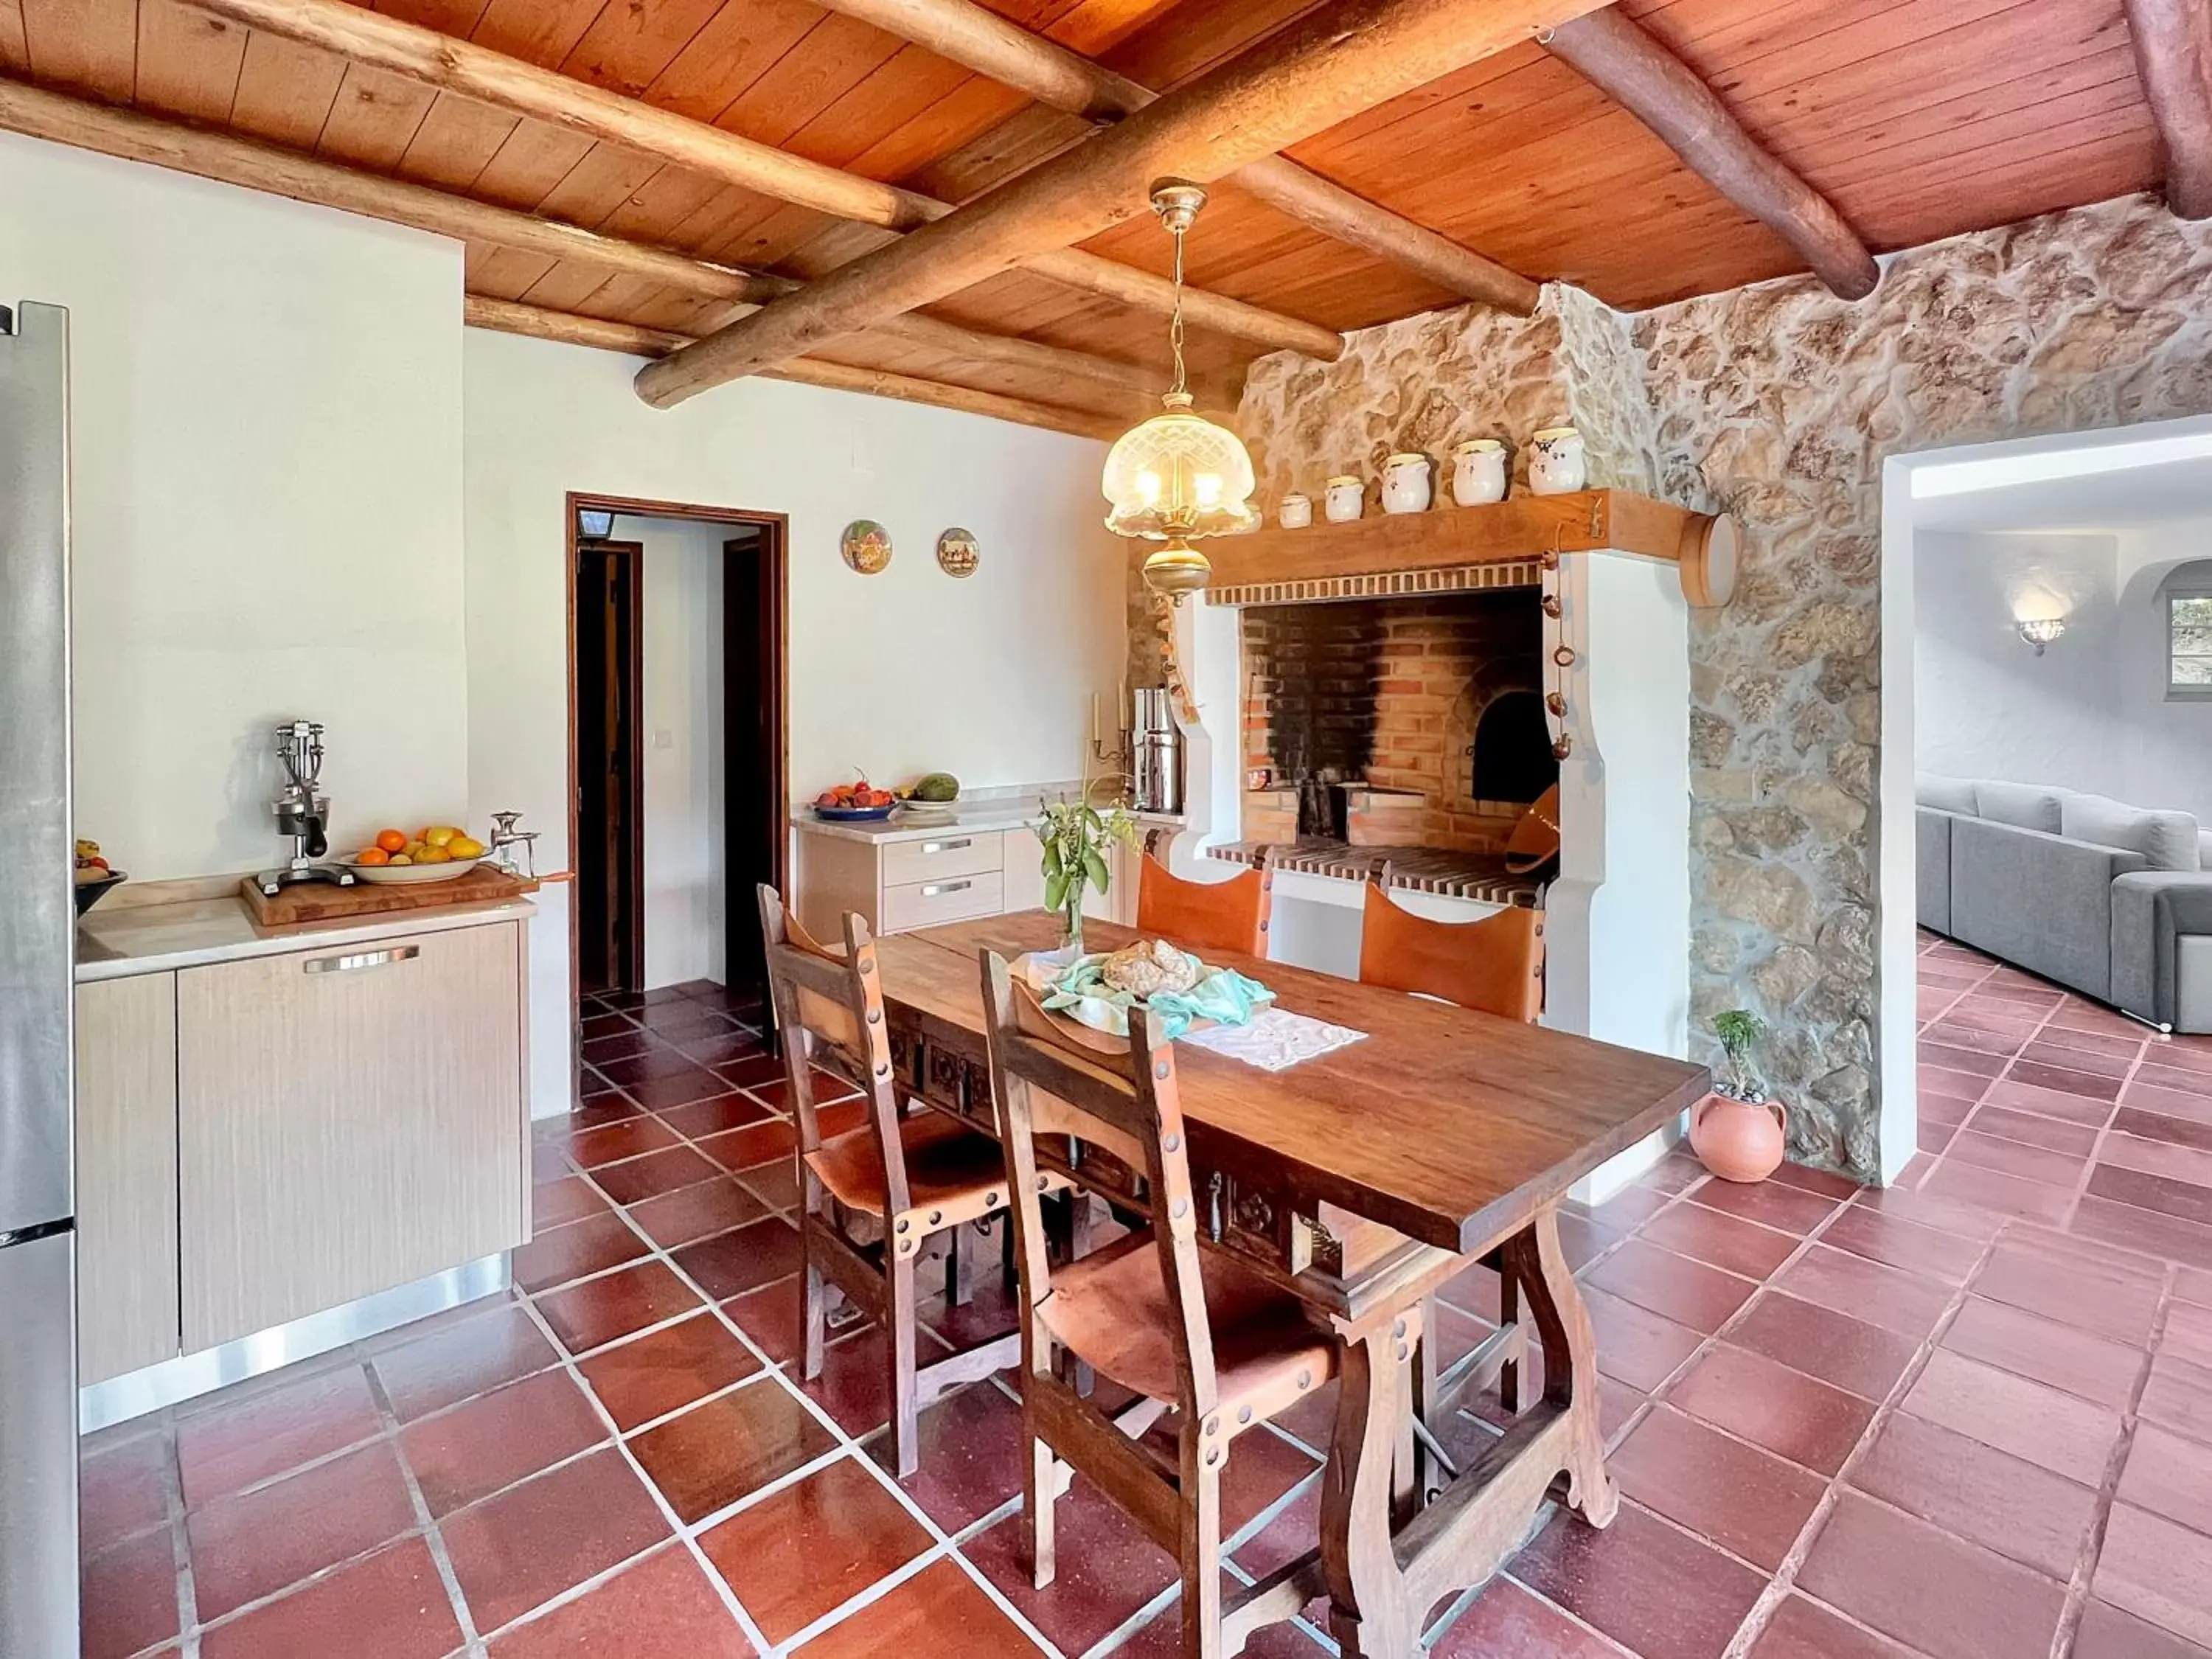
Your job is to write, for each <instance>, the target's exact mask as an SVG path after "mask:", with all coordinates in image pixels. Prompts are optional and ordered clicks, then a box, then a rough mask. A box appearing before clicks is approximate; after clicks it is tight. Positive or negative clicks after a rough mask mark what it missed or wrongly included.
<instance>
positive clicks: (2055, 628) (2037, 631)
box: [2020, 617, 2066, 656]
mask: <svg viewBox="0 0 2212 1659" xmlns="http://www.w3.org/2000/svg"><path fill="white" fill-rule="evenodd" d="M2065 631H2066V618H2065V617H2035V618H2033V620H2031V621H2028V622H2024V623H2021V625H2020V636H2021V639H2023V640H2025V641H2027V643H2028V644H2030V645H2032V646H2033V647H2035V654H2036V655H2037V656H2041V655H2042V654H2043V650H2044V647H2045V646H2047V645H2051V644H2053V643H2055V642H2056V641H2057V638H2058V636H2059V635H2062V634H2063V633H2064V632H2065Z"/></svg>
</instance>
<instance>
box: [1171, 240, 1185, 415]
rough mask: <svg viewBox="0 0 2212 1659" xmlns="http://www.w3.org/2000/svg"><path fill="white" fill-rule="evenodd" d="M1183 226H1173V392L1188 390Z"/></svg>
mask: <svg viewBox="0 0 2212 1659" xmlns="http://www.w3.org/2000/svg"><path fill="white" fill-rule="evenodd" d="M1170 234H1173V236H1174V237H1175V307H1174V309H1173V311H1172V312H1170V314H1169V317H1168V344H1169V346H1170V349H1173V351H1174V352H1175V386H1174V387H1173V392H1175V393H1181V392H1184V391H1186V390H1188V388H1187V386H1185V384H1184V379H1183V367H1182V235H1183V227H1182V225H1176V226H1175V227H1173V228H1172V230H1171V233H1170Z"/></svg>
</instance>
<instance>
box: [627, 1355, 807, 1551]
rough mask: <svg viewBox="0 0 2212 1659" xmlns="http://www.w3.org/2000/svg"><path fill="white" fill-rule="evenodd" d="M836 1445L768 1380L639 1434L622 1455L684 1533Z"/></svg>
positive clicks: (797, 1403) (771, 1378) (722, 1397)
mask: <svg viewBox="0 0 2212 1659" xmlns="http://www.w3.org/2000/svg"><path fill="white" fill-rule="evenodd" d="M834 1445H836V1440H835V1439H833V1438H832V1437H831V1436H830V1433H829V1431H828V1430H827V1429H825V1428H823V1426H822V1425H821V1424H820V1423H818V1422H817V1421H816V1420H815V1419H814V1416H813V1414H812V1413H810V1412H809V1411H808V1410H807V1409H806V1408H805V1407H804V1406H802V1405H800V1404H799V1401H796V1400H794V1399H793V1398H792V1396H791V1395H789V1394H788V1393H787V1392H786V1391H785V1390H784V1389H782V1387H781V1385H779V1384H778V1383H777V1382H776V1381H775V1377H774V1376H768V1377H765V1378H763V1380H762V1381H760V1382H757V1383H750V1384H749V1385H747V1386H746V1387H744V1388H741V1389H732V1391H731V1392H729V1393H728V1394H721V1395H715V1396H714V1398H713V1399H711V1400H708V1401H702V1403H701V1404H699V1405H696V1406H694V1407H691V1409H690V1410H689V1411H687V1412H684V1413H682V1414H681V1415H679V1416H676V1417H671V1418H670V1419H668V1420H667V1421H665V1422H664V1423H661V1424H659V1425H657V1426H656V1427H653V1428H650V1429H647V1430H646V1431H644V1432H643V1433H641V1434H639V1435H636V1436H635V1437H633V1438H632V1439H631V1441H630V1443H629V1448H630V1451H631V1452H632V1454H633V1455H635V1457H636V1458H637V1461H638V1462H639V1463H641V1465H643V1466H644V1468H645V1472H646V1473H647V1474H649V1475H651V1476H652V1477H653V1485H655V1486H659V1488H660V1491H661V1495H662V1496H663V1497H665V1498H667V1499H668V1504H669V1507H670V1508H671V1509H672V1510H675V1511H676V1513H677V1516H678V1518H679V1519H681V1520H682V1521H683V1522H684V1524H686V1525H687V1526H688V1525H690V1524H692V1523H694V1522H699V1521H703V1520H705V1519H706V1518H707V1516H710V1515H712V1514H714V1512H715V1511H716V1510H721V1509H726V1508H727V1507H728V1506H729V1505H730V1504H734V1503H736V1502H737V1501H738V1499H739V1498H744V1497H746V1496H748V1495H749V1494H750V1493H752V1492H757V1491H759V1490H760V1488H761V1487H763V1486H766V1485H768V1483H769V1482H770V1481H771V1480H776V1479H778V1478H780V1477H781V1476H783V1475H787V1474H790V1473H791V1472H792V1471H793V1469H795V1468H799V1467H800V1466H801V1465H802V1464H805V1463H811V1462H813V1461H814V1460H815V1459H816V1458H817V1457H819V1456H821V1455H823V1453H824V1452H826V1451H828V1450H829V1449H830V1448H831V1447H832V1446H834Z"/></svg>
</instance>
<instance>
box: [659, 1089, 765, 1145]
mask: <svg viewBox="0 0 2212 1659" xmlns="http://www.w3.org/2000/svg"><path fill="white" fill-rule="evenodd" d="M771 1115H772V1114H771V1113H770V1112H769V1109H768V1108H767V1107H765V1106H763V1105H762V1104H761V1103H760V1102H758V1101H757V1100H755V1099H754V1098H753V1097H751V1096H750V1095H747V1094H740V1093H738V1091H735V1090H732V1091H730V1092H729V1093H727V1094H720V1095H711V1096H709V1097H708V1098H706V1099H705V1100H695V1101H692V1102H690V1103H689V1104H688V1105H683V1106H671V1107H670V1108H669V1109H667V1110H666V1111H665V1112H662V1113H661V1114H659V1117H660V1121H662V1122H663V1123H665V1124H666V1125H667V1126H668V1127H670V1128H671V1129H673V1130H675V1131H676V1133H678V1134H680V1135H684V1136H685V1137H687V1138H688V1139H692V1140H704V1139H707V1137H708V1136H709V1135H718V1134H720V1133H723V1132H724V1131H725V1130H728V1129H735V1128H738V1127H742V1126H743V1125H744V1124H747V1123H764V1122H766V1121H768V1120H769V1117H770V1116H771Z"/></svg>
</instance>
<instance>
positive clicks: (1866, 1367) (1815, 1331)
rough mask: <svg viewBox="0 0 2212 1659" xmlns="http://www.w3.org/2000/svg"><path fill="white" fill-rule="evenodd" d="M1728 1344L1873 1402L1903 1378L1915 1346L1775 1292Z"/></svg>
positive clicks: (1745, 1319) (1734, 1332) (1741, 1324)
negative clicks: (1751, 1351)
mask: <svg viewBox="0 0 2212 1659" xmlns="http://www.w3.org/2000/svg"><path fill="white" fill-rule="evenodd" d="M1729 1341H1731V1342H1734V1343H1735V1344H1737V1345H1738V1346H1741V1347H1746V1348H1749V1349H1751V1350H1753V1352H1757V1353H1761V1354H1764V1355H1765V1357H1766V1358H1769V1359H1773V1360H1778V1361H1779V1362H1780V1363H1781V1364H1784V1365H1788V1366H1790V1368H1791V1369H1792V1370H1800V1371H1803V1372H1804V1373H1805V1374H1806V1375H1807V1376H1814V1377H1818V1378H1819V1379H1820V1381H1822V1382H1824V1383H1833V1384H1834V1385H1835V1386H1836V1387H1837V1388H1839V1389H1846V1390H1848V1391H1849V1392H1850V1393H1852V1394H1855V1395H1858V1396H1860V1397H1861V1398H1862V1399H1865V1400H1872V1401H1880V1400H1881V1399H1882V1398H1883V1397H1884V1396H1885V1395H1887V1394H1888V1393H1889V1390H1890V1389H1891V1387H1892V1386H1893V1385H1894V1384H1895V1383H1896V1382H1897V1379H1898V1378H1899V1377H1900V1376H1904V1375H1905V1366H1906V1365H1907V1364H1909V1363H1910V1362H1911V1358H1912V1355H1913V1351H1914V1349H1915V1347H1916V1346H1917V1344H1916V1343H1915V1342H1914V1341H1913V1340H1911V1339H1910V1338H1907V1337H1902V1336H1899V1335H1898V1334H1896V1333H1895V1332H1894V1331H1887V1330H1884V1329H1882V1328H1881V1327H1879V1326H1876V1325H1869V1324H1868V1323H1867V1322H1865V1321H1864V1320H1860V1319H1853V1318H1851V1317H1850V1316H1848V1315H1845V1314H1839V1313H1837V1312H1835V1311H1834V1310H1832V1309H1828V1308H1824V1307H1821V1306H1820V1305H1819V1304H1816V1303H1811V1302H1801V1301H1799V1300H1798V1299H1797V1298H1796V1297H1794V1296H1784V1295H1782V1294H1781V1293H1780V1292H1778V1291H1765V1292H1764V1293H1763V1294H1761V1295H1760V1297H1759V1299H1758V1300H1757V1301H1756V1302H1754V1303H1753V1304H1752V1305H1751V1308H1750V1310H1748V1311H1747V1313H1746V1314H1745V1315H1744V1316H1743V1318H1742V1319H1741V1321H1740V1322H1737V1324H1736V1325H1735V1327H1734V1328H1732V1329H1731V1330H1730V1331H1729Z"/></svg>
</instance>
